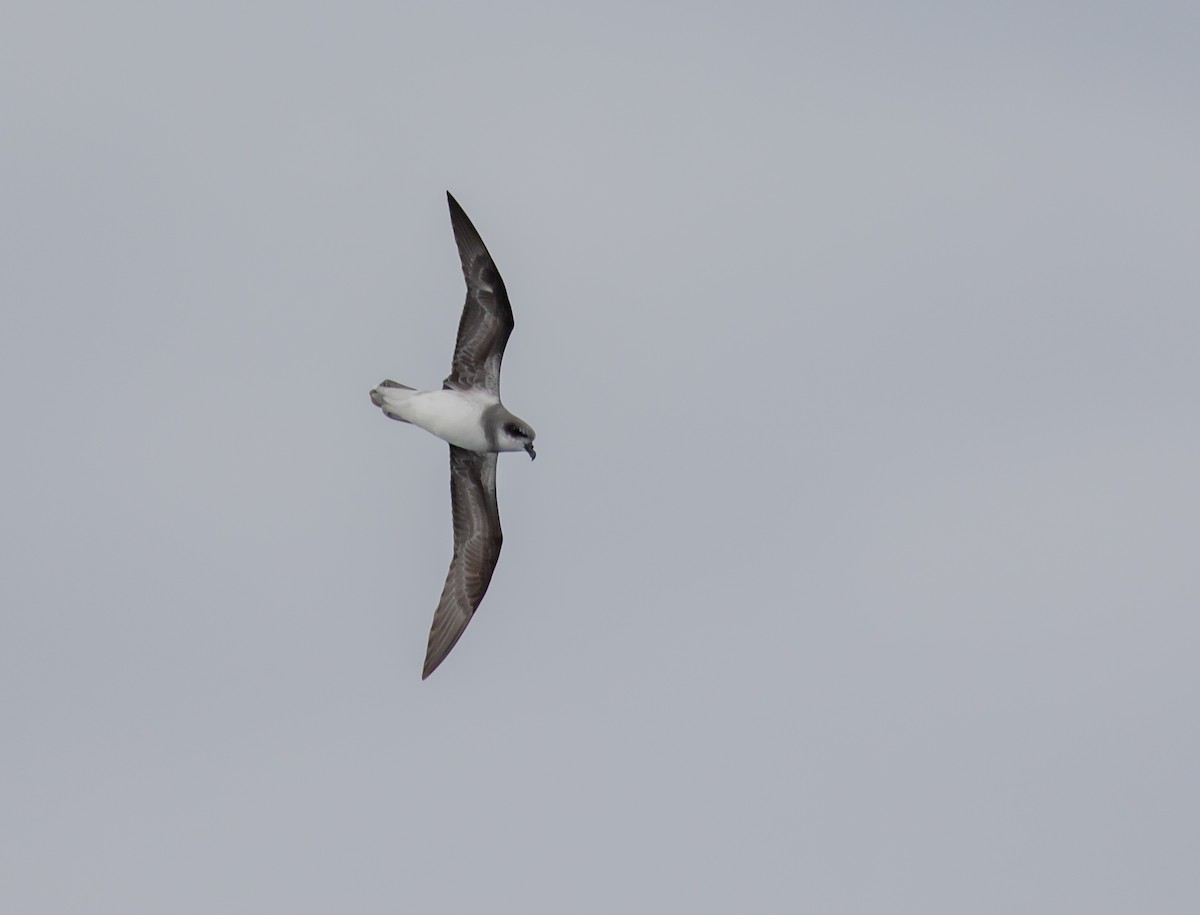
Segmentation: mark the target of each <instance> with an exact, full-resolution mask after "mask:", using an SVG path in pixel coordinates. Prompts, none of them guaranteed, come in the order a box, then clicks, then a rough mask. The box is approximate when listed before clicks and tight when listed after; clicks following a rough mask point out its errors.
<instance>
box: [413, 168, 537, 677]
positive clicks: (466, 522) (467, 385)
mask: <svg viewBox="0 0 1200 915" xmlns="http://www.w3.org/2000/svg"><path fill="white" fill-rule="evenodd" d="M446 201H447V202H448V203H449V205H450V224H451V225H452V226H453V228H454V241H455V243H456V244H457V245H458V256H459V260H460V261H461V262H462V271H463V279H465V280H466V283H467V300H466V304H464V305H463V313H462V318H461V319H460V320H459V323H458V339H457V341H456V342H455V346H454V359H453V361H452V363H451V369H450V375H449V377H448V378H446V380H445V382H444V383H443V385H442V387H443V388H454V389H456V390H460V391H467V390H471V389H473V388H482V389H483V390H486V391H488V392H489V393H491V394H495V395H496V396H497V397H499V395H500V362H501V360H502V359H503V358H504V347H505V345H506V344H507V343H508V337H509V334H511V333H512V329H513V314H512V306H511V305H510V304H509V301H508V292H507V290H505V288H504V280H503V279H501V277H500V271H499V270H497V269H496V264H495V262H494V261H493V260H492V256H491V254H489V253H488V249H487V247H486V246H485V245H484V243H483V239H482V238H480V237H479V232H478V231H477V230H476V228H475V226H474V225H472V224H471V220H470V219H468V218H467V214H466V213H465V212H463V208H462V207H461V206H459V205H458V201H457V200H455V199H454V197H453V195H451V194H450V192H449V191H447V192H446ZM506 418H512V419H515V417H512V414H511V413H509V412H508V411H507V410H505V409H504V407H502V406H500V405H499V404H496V406H494V407H492V408H489V410H488V411H487V413H486V414H485V421H484V426H485V429H486V430H487V437H488V441H489V444H491V445H492V446H493V447H495V446H496V436H497V429H498V426H499V425H500V424H501V423H502V422H504V420H505V419H506ZM531 453H532V452H531ZM450 502H451V513H452V515H453V519H454V557H453V558H452V559H451V560H450V571H449V572H448V573H447V574H446V583H445V585H444V586H443V587H442V597H441V600H439V601H438V606H437V610H436V611H434V614H433V626H432V627H431V628H430V630H429V646H428V648H427V649H426V652H425V669H424V671H423V672H422V674H421V679H422V680H424V679H425V678H426V677H428V676H429V675H430V674H431V673H433V672H434V671H435V670H436V669H437V667H438V665H439V664H441V663H442V661H443V660H445V658H446V655H448V654H449V653H450V650H451V649H452V648H453V647H454V646H455V644H457V642H458V640H459V638H461V637H462V634H463V632H464V631H465V630H466V628H467V624H468V623H469V622H471V617H472V616H474V615H475V611H476V609H477V608H478V607H479V602H480V601H482V600H483V595H484V594H486V593H487V589H488V585H489V584H490V583H491V580H492V573H493V572H495V570H496V562H497V561H498V560H499V558H500V546H501V544H502V543H503V542H504V534H503V532H502V531H501V529H500V509H499V507H498V505H497V503H496V454H495V452H478V451H467V450H465V449H463V448H458V447H455V446H454V445H451V446H450Z"/></svg>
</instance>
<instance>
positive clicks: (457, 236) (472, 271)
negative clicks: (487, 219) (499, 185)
mask: <svg viewBox="0 0 1200 915" xmlns="http://www.w3.org/2000/svg"><path fill="white" fill-rule="evenodd" d="M446 200H447V202H448V203H449V205H450V224H451V225H452V226H453V227H454V241H455V243H456V244H457V245H458V257H459V260H460V261H461V262H462V271H463V279H465V280H466V281H467V301H466V304H465V305H464V306H463V313H462V318H461V319H460V320H459V322H458V340H457V342H456V343H455V346H454V360H453V362H452V363H451V366H450V375H449V377H447V378H446V380H445V382H444V383H443V387H446V388H455V389H457V390H469V389H471V388H483V389H485V390H487V391H490V392H491V393H492V394H496V395H497V396H499V394H500V363H501V361H502V360H503V359H504V347H505V346H506V345H507V343H508V337H509V334H511V333H512V329H513V313H512V305H511V304H510V303H509V301H508V291H507V290H506V289H505V288H504V280H503V279H501V278H500V271H499V270H497V269H496V264H495V262H494V261H493V260H492V256H491V255H490V254H489V253H488V249H487V248H486V247H485V246H484V244H483V239H482V238H480V237H479V232H478V231H476V229H475V226H473V225H472V224H471V220H470V219H468V218H467V214H466V213H464V212H463V208H462V207H460V206H459V205H458V201H457V200H455V199H454V198H453V197H452V196H451V195H450V193H449V191H447V192H446Z"/></svg>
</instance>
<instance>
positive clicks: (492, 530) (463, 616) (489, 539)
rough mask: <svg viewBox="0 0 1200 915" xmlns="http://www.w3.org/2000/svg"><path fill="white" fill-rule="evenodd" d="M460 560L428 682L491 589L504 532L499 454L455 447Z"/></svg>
mask: <svg viewBox="0 0 1200 915" xmlns="http://www.w3.org/2000/svg"><path fill="white" fill-rule="evenodd" d="M450 505H451V512H452V514H453V516H454V558H453V559H451V560H450V571H449V573H448V574H447V575H446V584H445V586H444V587H443V588H442V599H441V600H440V601H439V602H438V607H437V610H436V612H435V613H434V614H433V628H431V629H430V630H429V648H428V650H427V651H426V653H425V671H424V673H422V674H421V679H422V680H424V679H425V678H426V677H428V676H429V675H430V674H431V673H433V672H434V671H435V670H436V669H437V666H438V665H439V664H441V663H442V661H443V660H445V658H446V655H448V654H449V653H450V649H451V648H453V647H454V645H455V643H457V642H458V640H459V638H460V637H461V636H462V634H463V630H465V629H466V628H467V623H469V622H471V617H472V616H474V615H475V609H476V608H477V607H478V606H479V602H480V601H481V600H483V595H484V594H485V593H487V589H488V584H490V583H491V580H492V572H494V571H495V570H496V561H497V560H498V559H499V558H500V545H501V543H502V542H503V541H504V535H503V534H502V533H501V531H500V510H499V508H498V507H497V505H496V454H495V453H494V452H487V453H483V452H479V451H467V450H465V449H463V448H456V447H455V446H454V445H451V446H450Z"/></svg>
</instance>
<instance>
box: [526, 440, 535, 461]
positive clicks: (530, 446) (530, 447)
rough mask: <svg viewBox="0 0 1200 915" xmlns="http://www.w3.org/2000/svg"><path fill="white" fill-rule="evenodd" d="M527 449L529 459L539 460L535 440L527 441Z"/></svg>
mask: <svg viewBox="0 0 1200 915" xmlns="http://www.w3.org/2000/svg"><path fill="white" fill-rule="evenodd" d="M525 450H526V451H528V452H529V460H531V461H536V460H537V452H536V451H534V450H533V442H526V443H525Z"/></svg>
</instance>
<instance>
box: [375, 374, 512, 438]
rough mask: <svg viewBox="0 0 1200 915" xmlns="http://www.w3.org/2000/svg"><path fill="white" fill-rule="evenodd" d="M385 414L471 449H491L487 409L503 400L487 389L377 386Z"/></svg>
mask: <svg viewBox="0 0 1200 915" xmlns="http://www.w3.org/2000/svg"><path fill="white" fill-rule="evenodd" d="M375 390H376V391H378V392H379V395H380V396H381V397H382V398H383V404H382V409H383V412H384V413H387V414H389V415H391V416H395V417H398V418H399V419H402V420H404V421H405V422H410V423H412V424H413V425H414V426H420V427H421V428H422V429H424V430H425V431H426V432H431V433H433V434H434V435H436V436H437V437H438V438H440V439H441V440H442V441H445V442H449V443H450V444H451V445H457V446H458V447H459V448H466V449H468V450H470V451H488V450H490V449H489V447H488V440H487V436H486V435H484V431H483V411H484V410H486V409H487V408H488V407H490V406H493V405H495V404H497V403H499V402H500V400H499V398H497V397H496V396H495V395H493V394H488V393H487V392H485V391H408V390H405V389H404V388H383V387H380V388H376V389H375Z"/></svg>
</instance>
